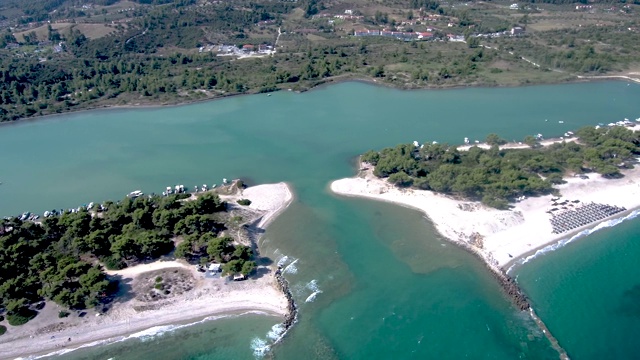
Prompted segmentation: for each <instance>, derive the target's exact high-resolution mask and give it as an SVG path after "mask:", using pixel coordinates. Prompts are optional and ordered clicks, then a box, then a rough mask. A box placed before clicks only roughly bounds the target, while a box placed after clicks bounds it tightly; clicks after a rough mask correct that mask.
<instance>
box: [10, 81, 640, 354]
mask: <svg viewBox="0 0 640 360" xmlns="http://www.w3.org/2000/svg"><path fill="white" fill-rule="evenodd" d="M638 99H640V85H637V84H627V83H625V82H593V83H581V84H567V85H554V86H532V87H522V88H489V89H487V88H474V89H456V90H438V91H434V90H424V91H399V90H394V89H389V88H382V87H376V86H372V85H367V84H363V83H342V84H337V85H331V86H327V87H322V88H319V89H315V90H313V91H310V92H306V93H302V94H296V93H293V92H279V93H274V94H273V95H272V96H266V95H264V94H263V95H254V96H245V97H234V98H229V99H223V100H219V101H211V102H206V103H199V104H193V105H185V106H178V107H163V108H154V109H114V110H96V111H89V112H82V113H75V114H67V115H60V116H54V117H49V118H47V119H42V120H40V121H24V122H21V123H19V124H14V125H8V126H2V127H0V162H1V163H2V167H1V168H0V182H1V183H2V184H1V185H0V216H6V215H16V214H19V213H22V212H24V211H32V212H39V213H42V212H44V211H45V210H51V209H53V208H58V209H59V208H68V207H77V206H79V205H82V204H87V203H89V202H91V201H93V202H98V201H103V200H107V199H120V198H122V197H123V196H124V195H125V194H126V193H128V192H130V191H133V190H138V189H140V190H142V191H144V192H145V193H151V192H161V191H162V190H163V189H164V188H165V187H166V186H169V185H171V186H173V185H175V184H184V185H185V186H187V187H192V186H193V185H195V184H203V183H207V184H209V185H211V184H214V183H218V184H220V183H221V182H222V178H229V179H232V178H243V179H246V180H247V182H248V183H249V184H260V183H271V182H279V181H286V182H288V183H289V184H291V186H292V188H293V190H294V192H295V195H296V199H295V200H294V202H293V203H292V204H291V206H290V207H289V208H288V210H287V211H285V212H284V213H283V214H282V215H281V216H280V217H279V218H277V219H276V220H275V221H274V222H273V223H272V224H271V225H270V226H269V228H268V229H267V232H266V233H265V235H264V236H263V237H262V239H261V240H260V246H261V249H262V255H263V256H265V257H267V258H269V259H270V260H271V261H273V262H274V263H276V262H277V263H280V264H282V265H283V266H285V267H286V277H287V279H288V280H289V282H290V284H291V287H292V291H293V293H294V296H295V298H296V300H297V302H298V304H299V306H300V316H299V321H298V323H297V324H296V325H295V327H294V328H293V329H292V330H291V331H290V332H289V333H288V334H287V335H286V336H285V338H284V339H283V340H282V341H281V342H279V343H277V344H274V340H275V339H276V338H277V337H278V335H279V334H280V330H281V329H279V327H278V319H277V318H274V317H271V316H267V315H261V314H255V313H249V314H239V315H233V316H228V317H224V318H221V319H217V320H213V321H204V322H198V323H197V324H194V325H192V326H183V325H184V324H174V325H171V326H165V327H160V328H155V329H151V330H149V331H146V332H143V333H139V334H134V336H131V337H129V338H128V339H127V340H124V341H120V342H116V343H113V344H110V345H99V346H94V347H87V348H83V349H79V350H77V351H73V352H70V353H67V354H64V355H61V356H58V357H57V358H61V359H110V358H111V359H114V360H116V359H117V360H119V359H260V358H264V359H271V358H275V359H300V358H302V357H304V358H306V359H426V358H429V359H431V358H437V359H460V358H469V359H557V358H558V354H557V353H556V352H555V350H553V349H552V348H551V346H550V344H549V342H548V341H547V339H546V338H545V337H544V336H543V334H542V333H541V332H540V330H539V329H538V328H537V327H536V325H535V324H534V322H533V321H532V320H531V319H530V318H529V316H528V314H526V313H521V312H519V311H517V310H516V309H515V308H514V307H513V305H512V304H511V303H510V301H509V300H508V299H507V298H506V297H505V296H504V295H503V294H502V292H501V288H500V287H499V285H498V284H497V283H496V281H495V280H494V279H493V277H492V276H491V274H490V273H489V271H487V270H486V269H485V268H484V266H483V264H482V263H481V262H480V261H479V260H477V259H476V258H475V257H473V256H471V255H470V254H468V253H467V252H465V251H464V250H462V249H459V248H457V247H455V246H453V245H452V244H449V243H448V242H446V241H445V240H443V239H442V238H441V237H440V236H439V235H438V234H437V233H436V232H435V230H434V227H433V224H431V223H430V222H429V221H428V219H425V218H424V217H423V216H422V215H421V214H420V213H418V212H416V211H414V210H410V209H406V208H401V207H398V206H395V205H391V204H386V203H378V202H374V201H370V200H364V199H351V198H343V197H338V196H335V195H332V194H331V193H330V192H329V190H328V184H329V183H330V181H332V180H334V179H338V178H343V177H349V176H353V175H354V174H355V157H356V156H357V155H358V154H360V153H363V152H364V151H367V150H369V149H381V148H383V147H387V146H394V145H396V144H398V143H407V142H412V141H414V140H417V141H419V142H421V143H422V142H431V141H438V142H448V143H451V144H454V143H455V144H459V143H462V140H463V139H464V138H465V137H469V138H470V139H471V140H472V141H473V140H475V139H478V140H483V139H484V138H485V136H486V135H487V134H489V133H497V134H499V135H500V136H502V137H504V138H507V139H509V140H512V139H516V140H517V139H522V138H523V137H525V136H526V135H534V134H537V133H542V134H543V135H544V136H546V137H555V136H561V135H562V134H563V133H564V132H566V131H568V130H575V129H577V128H579V127H581V126H584V125H596V124H598V123H601V122H602V123H609V122H615V121H619V120H622V119H624V118H629V119H635V118H638V117H640V101H638ZM611 204H612V205H616V204H615V199H612V202H611ZM616 223H618V222H617V221H616V222H611V223H608V224H605V225H606V226H601V227H600V229H599V230H598V231H596V232H594V233H592V234H589V235H587V234H585V235H583V236H581V237H580V238H579V239H576V240H574V241H567V242H566V244H565V245H564V246H560V247H558V248H557V249H555V250H554V251H551V249H548V250H549V251H545V252H544V253H542V254H538V255H536V256H535V257H532V258H530V259H527V261H526V262H525V263H524V264H520V265H517V266H515V267H514V268H512V269H511V270H510V273H511V275H512V276H514V277H517V280H518V282H519V283H520V285H521V286H522V288H523V290H524V292H525V293H526V294H527V295H529V297H530V298H531V302H532V305H533V307H534V309H535V310H536V312H537V313H538V315H539V316H540V317H541V318H542V320H543V321H544V322H545V323H546V325H547V326H548V327H549V329H550V330H551V332H552V333H553V334H554V335H555V337H556V338H557V339H558V341H559V342H560V345H562V346H563V347H564V349H565V350H566V351H567V352H568V354H569V356H570V357H571V358H574V359H602V358H617V359H633V358H638V353H639V351H640V342H638V338H639V336H640V267H638V265H637V264H638V260H637V259H638V258H640V220H639V219H638V218H633V216H631V217H630V218H629V219H627V220H625V221H622V222H620V223H618V224H616ZM613 225H615V226H613ZM9 331H10V330H9Z"/></svg>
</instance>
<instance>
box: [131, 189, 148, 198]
mask: <svg viewBox="0 0 640 360" xmlns="http://www.w3.org/2000/svg"><path fill="white" fill-rule="evenodd" d="M142 195H144V193H143V192H142V191H140V190H135V191H132V192H130V193H128V194H127V197H130V198H132V199H135V198H137V197H139V196H142Z"/></svg>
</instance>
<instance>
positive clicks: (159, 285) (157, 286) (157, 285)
mask: <svg viewBox="0 0 640 360" xmlns="http://www.w3.org/2000/svg"><path fill="white" fill-rule="evenodd" d="M153 287H154V288H156V289H158V290H162V289H163V288H164V286H163V285H162V283H157V284H155V285H154V286H153Z"/></svg>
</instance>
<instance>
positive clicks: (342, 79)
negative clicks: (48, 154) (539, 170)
mask: <svg viewBox="0 0 640 360" xmlns="http://www.w3.org/2000/svg"><path fill="white" fill-rule="evenodd" d="M625 74H626V75H625ZM627 75H633V74H631V73H623V74H620V75H601V76H581V75H572V77H573V78H572V79H568V80H563V81H560V82H541V83H532V84H518V85H499V84H498V85H496V84H482V83H478V84H473V85H464V84H451V85H444V86H425V87H404V86H400V85H394V84H389V83H385V82H381V81H377V80H376V79H374V78H367V77H361V76H352V75H351V74H344V75H338V76H335V77H331V78H326V79H322V80H320V81H318V82H317V83H315V84H312V85H310V86H309V87H306V88H304V89H301V90H290V91H293V92H295V93H298V94H301V93H305V92H309V91H313V90H320V89H322V88H324V87H328V86H331V85H338V84H342V83H346V82H356V83H364V84H368V85H372V86H380V87H383V88H389V89H395V90H401V91H424V90H437V91H443V90H459V89H467V88H487V89H494V88H517V87H531V86H551V85H565V84H567V85H569V84H578V83H589V82H603V81H631V82H633V83H636V84H640V79H635V78H632V77H629V76H627ZM634 79H635V80H634ZM282 91H287V90H286V89H277V90H275V91H267V92H259V91H257V92H251V93H232V94H228V95H222V96H216V97H207V98H202V99H192V100H186V101H177V102H172V101H168V102H162V103H153V102H149V103H144V104H138V105H136V104H125V105H105V104H103V105H97V106H95V107H88V108H83V109H79V110H74V108H71V110H68V111H63V112H60V113H52V114H44V115H37V116H31V117H27V118H21V119H19V120H13V121H0V127H1V126H11V125H18V124H22V123H31V122H35V121H43V120H46V119H47V118H50V117H51V118H54V117H59V116H64V115H71V114H81V113H83V112H89V111H117V110H130V109H141V110H144V109H161V108H173V107H181V106H188V105H194V104H199V103H205V102H210V101H211V102H213V101H219V100H224V99H228V98H232V97H241V96H252V95H260V94H269V93H273V92H282Z"/></svg>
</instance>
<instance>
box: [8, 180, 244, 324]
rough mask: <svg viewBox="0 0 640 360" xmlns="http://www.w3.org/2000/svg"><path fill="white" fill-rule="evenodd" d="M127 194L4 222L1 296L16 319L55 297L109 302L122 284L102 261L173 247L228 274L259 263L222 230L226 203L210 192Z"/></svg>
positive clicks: (120, 264)
mask: <svg viewBox="0 0 640 360" xmlns="http://www.w3.org/2000/svg"><path fill="white" fill-rule="evenodd" d="M190 196H191V194H173V195H169V196H166V197H165V196H141V197H138V198H135V199H132V198H129V197H125V198H124V199H123V200H121V201H118V202H111V201H108V202H105V203H103V204H101V205H100V204H98V205H95V206H94V207H92V208H91V209H87V208H85V207H82V208H80V209H79V210H78V211H74V212H70V211H64V212H63V213H62V214H60V215H55V216H50V217H46V218H44V219H43V220H42V221H41V222H40V223H36V222H33V221H21V220H20V219H18V218H15V217H10V218H5V219H2V220H0V301H1V305H2V307H3V309H4V311H5V312H6V316H7V320H8V321H9V324H11V325H20V324H24V323H26V322H27V321H29V319H31V318H33V317H34V316H35V315H36V314H37V312H36V311H35V310H34V308H33V306H32V305H33V304H35V303H38V302H40V301H42V300H52V301H54V302H55V303H57V304H59V305H61V306H63V307H66V308H69V309H86V308H91V307H95V306H98V305H99V304H101V303H107V302H109V301H110V300H111V297H112V296H113V294H114V293H115V291H116V290H117V289H118V284H117V282H116V281H114V280H112V279H110V278H109V277H107V275H106V274H105V272H104V271H103V266H106V267H107V268H109V269H122V268H124V267H127V266H130V265H135V264H137V263H139V262H141V261H145V260H152V259H157V258H158V257H160V256H162V255H166V254H169V253H170V252H171V251H173V250H174V248H175V246H174V244H175V243H176V242H179V245H178V247H177V249H176V251H175V256H176V257H178V258H184V259H187V260H189V261H192V262H193V261H202V262H207V261H216V262H221V263H222V264H223V270H224V272H225V273H228V274H235V273H242V274H244V275H248V274H250V273H251V272H253V270H254V269H255V267H256V264H255V262H254V261H253V260H252V259H253V252H252V250H251V248H250V247H248V246H244V245H235V244H234V243H235V242H236V241H235V240H234V239H233V238H232V237H230V236H220V237H219V235H220V234H221V232H222V231H223V230H224V229H225V228H226V227H225V219H226V218H225V216H223V215H224V213H225V212H226V209H227V204H226V203H225V202H224V201H222V200H221V199H220V197H219V196H218V195H217V194H215V193H212V192H207V193H204V194H201V195H198V196H197V197H196V198H195V199H189V200H187V199H186V198H188V197H190Z"/></svg>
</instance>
